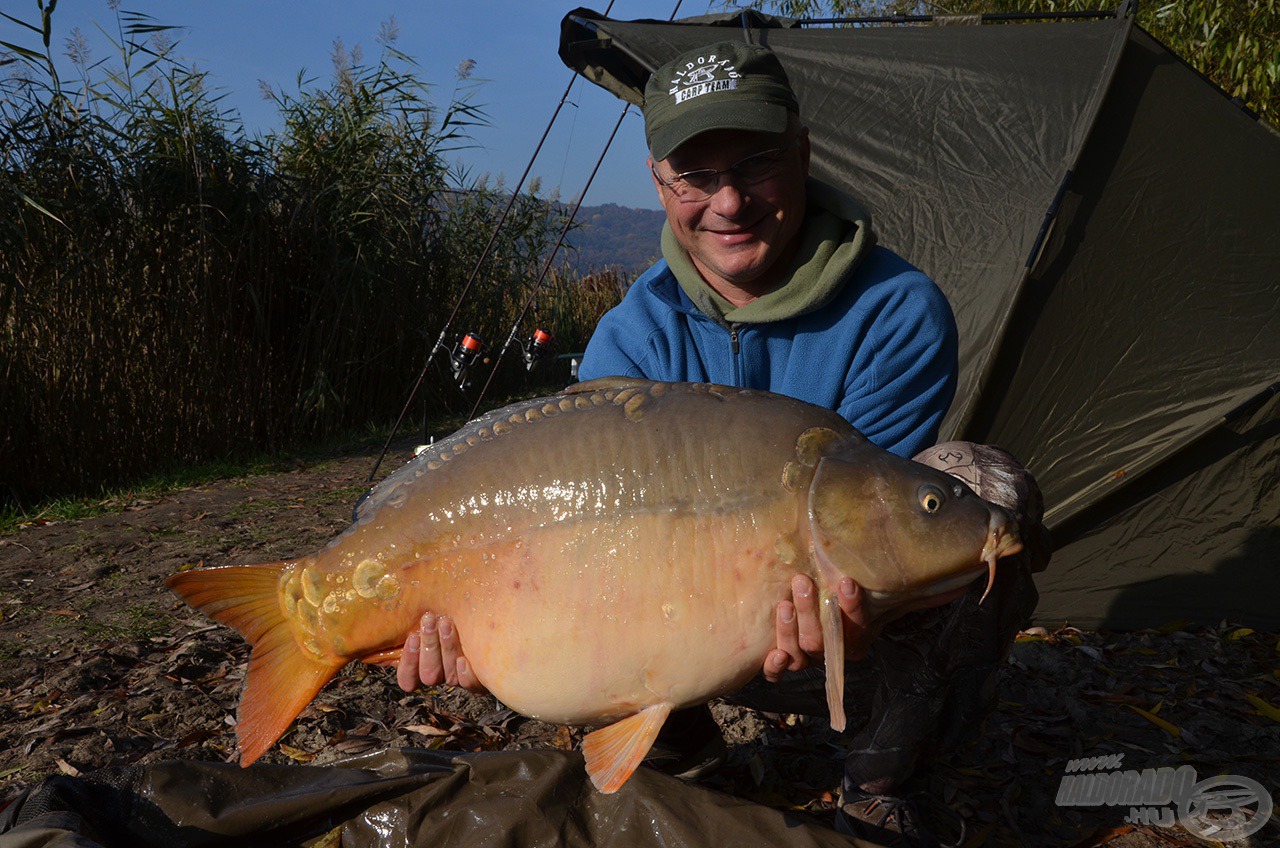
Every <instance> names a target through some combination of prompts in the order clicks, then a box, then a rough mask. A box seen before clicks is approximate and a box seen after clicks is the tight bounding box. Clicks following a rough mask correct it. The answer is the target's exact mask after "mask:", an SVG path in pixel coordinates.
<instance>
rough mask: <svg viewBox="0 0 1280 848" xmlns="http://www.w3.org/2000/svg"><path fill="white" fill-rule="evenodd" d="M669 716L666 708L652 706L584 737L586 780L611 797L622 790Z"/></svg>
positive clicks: (662, 705) (668, 709)
mask: <svg viewBox="0 0 1280 848" xmlns="http://www.w3.org/2000/svg"><path fill="white" fill-rule="evenodd" d="M669 715H671V705H670V704H666V703H663V704H654V705H653V706H651V707H645V708H644V709H643V710H641V711H640V712H638V713H636V714H635V715H633V716H631V717H630V718H624V719H623V720H622V721H619V722H615V723H613V724H611V725H609V726H608V727H602V728H600V729H599V730H594V731H592V732H591V733H588V734H587V736H586V738H585V739H583V740H582V753H583V755H584V756H585V757H586V759H587V776H588V777H590V778H591V782H592V783H594V784H595V787H596V789H599V790H600V791H601V792H603V793H604V794H605V795H612V794H613V793H614V792H617V791H618V790H619V789H621V788H622V784H624V783H626V782H627V778H629V777H631V775H632V773H634V772H635V770H636V768H637V767H638V766H639V765H640V761H641V760H643V759H644V755H645V754H647V753H649V749H650V748H652V747H653V740H655V739H657V738H658V731H659V730H661V729H662V724H663V722H665V721H666V720H667V716H669Z"/></svg>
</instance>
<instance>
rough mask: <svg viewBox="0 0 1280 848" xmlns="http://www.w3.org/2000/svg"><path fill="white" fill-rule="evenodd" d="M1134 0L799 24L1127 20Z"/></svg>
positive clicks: (811, 20) (800, 22)
mask: <svg viewBox="0 0 1280 848" xmlns="http://www.w3.org/2000/svg"><path fill="white" fill-rule="evenodd" d="M1132 3H1133V0H1128V2H1127V3H1126V4H1125V5H1123V6H1121V7H1120V8H1119V9H1116V10H1114V11H1110V12H1109V11H1106V10H1102V9H1099V10H1097V11H1092V12H1038V13H1037V12H988V13H986V14H984V15H973V16H970V15H963V16H952V15H866V16H863V17H856V18H803V19H801V20H798V21H796V24H797V25H799V26H802V27H805V26H827V25H832V24H929V23H935V22H940V21H944V20H946V19H947V18H949V17H966V18H968V17H974V18H976V19H978V20H979V21H981V22H982V23H984V24H986V23H1003V22H1009V21H1061V20H1106V19H1108V18H1118V17H1124V16H1126V15H1127V14H1129V13H1128V11H1127V10H1128V6H1129V5H1130V4H1132Z"/></svg>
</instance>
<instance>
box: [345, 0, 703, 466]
mask: <svg viewBox="0 0 1280 848" xmlns="http://www.w3.org/2000/svg"><path fill="white" fill-rule="evenodd" d="M613 3H614V0H609V5H608V6H606V7H605V10H604V13H605V15H608V14H609V10H610V9H612V8H613ZM676 8H677V9H678V8H680V4H679V3H676ZM672 16H673V17H674V13H673V14H672ZM577 80H578V74H577V72H576V71H570V73H569V84H568V85H566V86H565V88H564V94H561V95H560V102H559V103H557V104H556V108H555V111H553V112H552V113H551V120H549V121H547V127H546V129H544V130H543V131H542V138H540V139H538V144H537V146H536V147H535V148H534V149H533V155H532V156H530V157H529V164H527V165H525V167H524V173H522V174H521V175H520V180H519V182H517V183H516V185H515V188H514V189H512V191H511V196H510V197H509V198H508V199H507V205H506V206H505V207H504V208H503V210H502V214H501V215H500V216H498V221H497V223H495V224H494V225H493V230H492V231H491V232H490V234H489V240H488V242H486V243H485V246H484V250H483V251H481V253H480V258H479V259H478V260H476V265H475V267H474V268H473V269H472V270H471V276H470V277H468V278H467V283H466V285H465V286H463V287H462V292H461V293H460V294H459V295H458V299H457V302H455V303H454V305H453V311H452V312H450V313H449V317H448V318H447V319H445V322H444V325H443V326H442V327H441V328H440V335H439V337H438V338H437V339H436V343H435V345H433V346H432V348H431V352H430V353H428V354H427V361H426V362H425V363H423V365H422V371H421V372H419V374H418V379H417V380H415V381H414V383H413V388H411V389H410V390H409V397H408V398H406V399H405V402H404V407H403V408H402V409H401V410H400V415H399V416H397V418H396V423H395V424H394V425H393V426H392V428H391V434H390V435H389V436H387V440H386V442H384V443H383V445H382V451H381V452H380V453H379V454H378V459H377V461H376V462H374V464H373V470H372V471H370V472H369V478H368V479H367V480H365V483H366V484H368V483H372V482H373V478H374V477H375V476H376V475H377V473H378V469H379V468H381V467H382V460H384V459H386V457H387V451H388V450H390V449H391V442H392V441H393V440H394V439H395V437H396V433H398V432H399V431H400V425H401V424H402V423H404V417H405V415H407V414H408V413H409V407H410V406H412V405H413V399H414V398H415V397H416V396H417V394H418V389H419V388H421V387H422V381H423V380H425V379H426V377H427V372H428V371H430V370H431V363H432V362H434V361H435V358H436V354H437V353H439V352H440V351H441V350H444V349H445V339H447V338H448V336H449V328H450V327H451V326H453V322H454V319H456V318H457V317H458V312H459V311H460V310H461V309H462V304H463V302H464V301H465V300H466V299H467V295H468V294H469V293H470V292H471V287H472V286H473V285H474V284H475V281H476V280H477V279H478V278H479V276H480V270H481V268H483V267H484V263H485V261H486V260H488V258H489V253H490V251H491V250H492V249H493V245H494V243H495V242H497V240H498V234H499V233H500V232H501V231H502V226H503V224H505V223H506V220H507V216H508V215H509V214H510V213H511V208H512V207H513V206H515V203H516V200H517V199H518V198H519V196H520V189H521V188H523V187H524V181H525V180H526V179H527V178H528V177H529V172H530V171H531V170H533V163H534V162H535V161H536V160H537V158H538V154H539V153H541V152H542V146H543V144H545V143H546V141H547V136H549V135H550V134H551V128H552V127H553V126H554V125H555V122H556V119H557V118H558V117H560V110H561V109H563V108H564V104H565V103H566V102H568V100H569V92H570V91H571V90H572V89H573V84H574V83H575V82H577ZM471 339H474V340H475V342H476V343H478V342H479V337H478V336H474V335H473V334H471V333H468V334H467V335H466V336H465V337H463V339H462V341H461V342H459V344H458V346H457V347H458V350H457V351H455V355H454V356H453V357H451V363H450V364H451V365H452V366H453V370H454V376H455V377H457V378H459V380H460V381H461V380H462V379H464V376H463V375H462V374H460V373H459V370H460V368H461V369H463V370H465V367H466V364H462V365H461V366H460V365H459V359H460V358H461V359H462V360H463V361H464V362H465V360H466V358H467V357H468V355H469V356H470V359H472V360H474V358H475V356H476V355H478V353H479V347H478V346H476V345H475V344H470V343H469V340H471ZM464 351H465V352H464ZM468 364H469V363H468ZM486 385H487V384H486Z"/></svg>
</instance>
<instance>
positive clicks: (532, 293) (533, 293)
mask: <svg viewBox="0 0 1280 848" xmlns="http://www.w3.org/2000/svg"><path fill="white" fill-rule="evenodd" d="M677 5H679V4H677ZM630 111H631V104H630V103H628V104H627V105H626V106H624V107H622V114H621V115H619V116H618V122H617V123H616V124H614V125H613V132H611V133H609V140H608V141H606V142H605V145H604V150H602V151H600V158H598V159H596V166H595V167H594V168H592V169H591V176H589V177H587V183H586V185H584V186H583V187H582V191H581V192H580V193H579V194H578V200H577V202H576V203H574V205H573V211H571V212H570V213H569V218H568V220H566V221H565V223H564V227H562V228H561V229H560V237H559V238H558V239H556V244H555V247H553V248H551V253H550V254H549V255H548V256H547V261H546V262H544V263H543V265H542V273H540V274H539V275H538V279H537V280H536V281H535V282H534V284H533V286H532V287H531V288H530V290H529V296H528V297H527V298H525V301H524V307H523V308H522V309H521V310H520V314H519V315H517V316H516V320H515V322H514V323H513V324H512V325H511V332H510V333H509V334H508V335H507V340H506V342H505V343H504V344H503V345H502V350H500V351H498V358H497V359H495V360H494V363H493V367H492V368H490V369H489V379H487V380H485V383H484V387H483V388H482V389H480V394H478V395H476V402H475V404H474V405H472V407H471V413H470V414H469V415H467V418H468V419H470V418H475V417H476V410H478V409H479V408H480V402H481V401H483V400H484V396H485V393H486V392H487V391H489V386H490V384H492V383H493V377H494V375H495V374H497V373H498V366H499V365H501V364H502V358H503V357H504V356H506V355H507V351H508V350H509V349H510V348H511V345H513V344H516V343H517V342H516V334H517V333H518V332H519V331H520V322H522V321H523V320H524V316H525V315H526V314H528V312H529V307H530V306H531V305H532V304H533V300H534V298H535V297H537V295H538V289H540V288H542V283H543V281H544V280H546V278H547V273H548V272H549V271H550V270H551V265H552V263H553V262H555V258H556V253H558V252H559V250H560V246H561V245H563V244H564V239H565V236H567V235H568V234H569V230H570V229H571V228H572V227H573V219H574V217H576V216H577V214H578V210H579V209H580V208H581V207H582V200H583V198H585V197H586V196H587V189H589V188H591V182H592V181H593V180H594V179H595V178H596V173H597V172H598V171H599V170H600V164H601V163H602V162H604V156H605V154H606V153H608V152H609V146H610V145H612V144H613V139H614V137H615V136H617V134H618V129H619V128H620V127H621V126H622V121H623V120H624V119H625V118H626V117H627V114H628V113H629V112H630Z"/></svg>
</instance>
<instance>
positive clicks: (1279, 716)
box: [1244, 692, 1280, 721]
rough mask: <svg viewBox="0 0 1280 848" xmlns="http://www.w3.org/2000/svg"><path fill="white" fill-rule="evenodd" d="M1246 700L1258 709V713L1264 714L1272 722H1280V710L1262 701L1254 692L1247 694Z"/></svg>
mask: <svg viewBox="0 0 1280 848" xmlns="http://www.w3.org/2000/svg"><path fill="white" fill-rule="evenodd" d="M1244 699H1245V700H1246V701H1248V702H1249V703H1251V704H1253V705H1254V706H1255V707H1257V708H1258V712H1260V713H1262V714H1263V715H1264V716H1266V717H1267V718H1269V719H1271V720H1272V721H1280V709H1277V708H1275V707H1273V706H1271V704H1269V703H1267V702H1266V701H1264V700H1262V699H1261V698H1259V697H1258V696H1257V695H1254V694H1253V693H1252V692H1245V693H1244Z"/></svg>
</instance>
